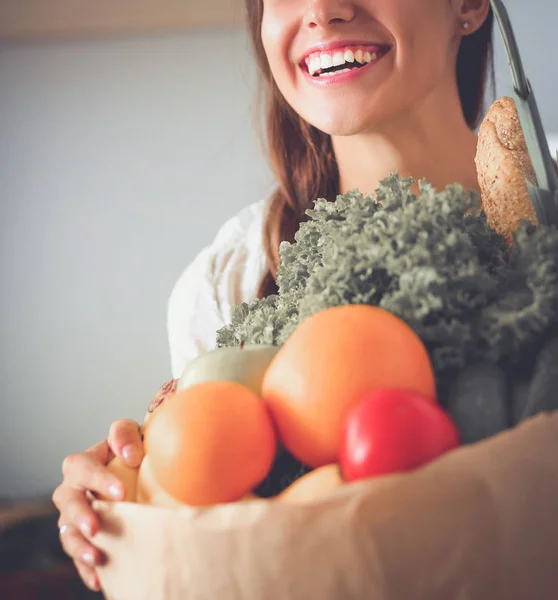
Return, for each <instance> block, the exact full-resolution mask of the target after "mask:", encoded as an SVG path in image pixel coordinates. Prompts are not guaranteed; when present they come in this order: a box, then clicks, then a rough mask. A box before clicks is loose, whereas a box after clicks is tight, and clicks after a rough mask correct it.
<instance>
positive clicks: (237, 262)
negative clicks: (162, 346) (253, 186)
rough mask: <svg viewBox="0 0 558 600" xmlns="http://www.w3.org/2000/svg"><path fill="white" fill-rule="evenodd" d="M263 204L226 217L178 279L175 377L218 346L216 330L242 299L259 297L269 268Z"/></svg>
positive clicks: (172, 331)
mask: <svg viewBox="0 0 558 600" xmlns="http://www.w3.org/2000/svg"><path fill="white" fill-rule="evenodd" d="M265 207H266V202H265V201H260V202H256V203H254V204H251V205H249V206H247V207H246V208H244V209H243V210H241V211H240V212H239V213H238V214H237V215H235V216H234V217H233V218H231V219H229V220H228V221H226V222H225V224H224V225H223V226H222V227H221V228H220V229H219V232H218V233H217V236H216V238H215V240H214V241H213V243H212V244H210V245H209V246H207V247H206V248H204V249H203V250H202V251H201V252H200V253H199V254H198V255H197V256H196V258H195V259H194V260H193V262H192V263H191V264H190V265H189V266H188V267H187V268H186V269H185V270H184V271H183V273H182V275H181V276H180V278H179V279H178V281H177V282H176V284H175V286H174V288H173V290H172V293H171V295H170V299H169V303H168V313H167V328H168V336H169V346H170V356H171V367H172V375H173V378H174V379H177V378H179V377H180V375H181V374H182V371H183V370H184V367H185V366H186V364H188V362H190V361H191V360H192V359H193V358H195V357H196V356H198V355H200V354H202V353H203V352H205V351H207V350H211V349H213V348H215V346H216V336H217V330H218V329H220V328H221V327H224V326H225V325H228V324H229V323H230V321H231V316H232V310H233V308H234V307H235V306H236V305H237V304H238V303H239V302H249V301H251V300H253V299H254V298H256V295H257V291H258V286H259V283H260V281H261V278H262V277H263V275H264V274H265V272H266V270H267V264H266V257H265V251H264V247H263V221H264V212H265Z"/></svg>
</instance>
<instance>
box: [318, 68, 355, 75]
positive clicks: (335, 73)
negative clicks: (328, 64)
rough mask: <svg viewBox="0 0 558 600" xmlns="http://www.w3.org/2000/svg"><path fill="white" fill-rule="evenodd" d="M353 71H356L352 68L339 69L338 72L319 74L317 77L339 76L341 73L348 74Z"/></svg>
mask: <svg viewBox="0 0 558 600" xmlns="http://www.w3.org/2000/svg"><path fill="white" fill-rule="evenodd" d="M353 69H356V67H353V68H352V69H340V70H339V71H326V72H325V73H320V74H319V76H318V77H332V76H333V75H340V74H341V73H349V72H350V71H352V70H353Z"/></svg>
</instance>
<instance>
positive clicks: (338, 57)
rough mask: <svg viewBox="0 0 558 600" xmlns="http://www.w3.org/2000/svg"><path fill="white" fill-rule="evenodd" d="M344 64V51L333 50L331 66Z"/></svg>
mask: <svg viewBox="0 0 558 600" xmlns="http://www.w3.org/2000/svg"><path fill="white" fill-rule="evenodd" d="M344 64H345V53H344V52H334V54H333V66H334V67H339V66H341V65H344Z"/></svg>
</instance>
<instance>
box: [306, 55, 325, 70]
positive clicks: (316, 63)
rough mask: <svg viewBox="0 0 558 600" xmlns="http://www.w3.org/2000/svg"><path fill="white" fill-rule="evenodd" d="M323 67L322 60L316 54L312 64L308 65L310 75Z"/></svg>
mask: <svg viewBox="0 0 558 600" xmlns="http://www.w3.org/2000/svg"><path fill="white" fill-rule="evenodd" d="M321 68H322V61H321V60H320V57H319V56H314V57H313V58H311V59H310V64H309V65H308V71H309V73H310V75H314V73H316V71H319V70H320V69H321Z"/></svg>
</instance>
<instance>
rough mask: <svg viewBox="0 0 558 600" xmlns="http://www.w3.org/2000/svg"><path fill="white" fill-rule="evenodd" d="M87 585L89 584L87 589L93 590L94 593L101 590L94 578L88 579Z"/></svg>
mask: <svg viewBox="0 0 558 600" xmlns="http://www.w3.org/2000/svg"><path fill="white" fill-rule="evenodd" d="M88 583H89V588H90V589H91V590H93V591H94V592H98V591H99V590H100V589H101V586H100V585H99V582H98V581H97V578H96V577H95V576H93V577H90V578H89V579H88Z"/></svg>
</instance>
